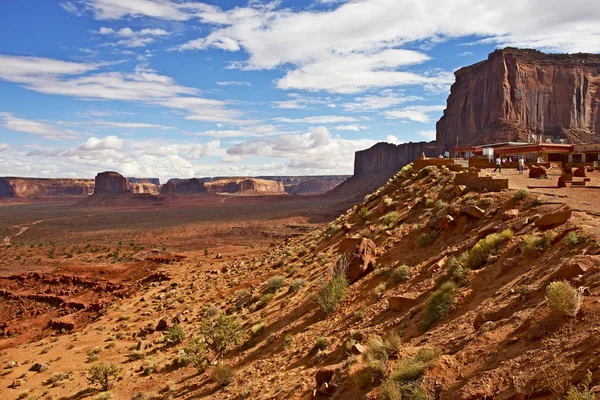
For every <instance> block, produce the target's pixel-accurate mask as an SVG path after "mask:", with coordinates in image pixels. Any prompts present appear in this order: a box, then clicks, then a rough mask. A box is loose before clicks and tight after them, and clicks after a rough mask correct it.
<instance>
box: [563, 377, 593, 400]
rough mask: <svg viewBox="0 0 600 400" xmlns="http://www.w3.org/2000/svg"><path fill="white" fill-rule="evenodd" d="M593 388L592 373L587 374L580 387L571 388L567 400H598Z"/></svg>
mask: <svg viewBox="0 0 600 400" xmlns="http://www.w3.org/2000/svg"><path fill="white" fill-rule="evenodd" d="M590 386H592V373H591V372H590V371H588V372H587V375H586V376H585V379H584V380H583V382H581V383H580V384H579V385H578V386H573V385H571V386H569V390H567V395H566V396H565V397H564V398H565V400H596V392H595V391H594V388H592V387H590Z"/></svg>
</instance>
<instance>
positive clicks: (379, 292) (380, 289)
mask: <svg viewBox="0 0 600 400" xmlns="http://www.w3.org/2000/svg"><path fill="white" fill-rule="evenodd" d="M386 288H387V285H386V284H385V282H381V283H380V284H379V285H377V287H375V290H374V291H375V296H377V298H381V297H382V296H383V295H384V294H385V289H386Z"/></svg>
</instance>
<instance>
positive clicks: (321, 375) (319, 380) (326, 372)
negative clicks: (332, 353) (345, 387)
mask: <svg viewBox="0 0 600 400" xmlns="http://www.w3.org/2000/svg"><path fill="white" fill-rule="evenodd" d="M342 367H343V363H340V364H333V365H328V366H326V367H323V368H320V369H319V370H318V371H317V373H316V374H315V383H316V385H315V386H316V387H317V388H320V387H321V386H323V384H324V383H327V384H330V383H331V381H332V380H333V378H334V377H335V375H336V374H337V373H338V372H339V371H340V370H341V368H342Z"/></svg>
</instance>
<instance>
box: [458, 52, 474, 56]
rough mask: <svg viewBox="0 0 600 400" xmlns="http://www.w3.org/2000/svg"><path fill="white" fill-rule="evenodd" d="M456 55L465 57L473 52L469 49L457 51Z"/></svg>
mask: <svg viewBox="0 0 600 400" xmlns="http://www.w3.org/2000/svg"><path fill="white" fill-rule="evenodd" d="M458 55H459V56H461V57H467V56H472V55H473V53H472V52H470V51H463V52H462V53H458Z"/></svg>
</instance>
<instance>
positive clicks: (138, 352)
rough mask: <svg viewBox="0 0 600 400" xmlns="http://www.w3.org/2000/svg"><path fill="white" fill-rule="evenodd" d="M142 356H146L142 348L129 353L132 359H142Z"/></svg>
mask: <svg viewBox="0 0 600 400" xmlns="http://www.w3.org/2000/svg"><path fill="white" fill-rule="evenodd" d="M144 357H146V352H144V351H143V350H134V351H133V352H132V353H131V358H133V359H137V360H143V359H144Z"/></svg>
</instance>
